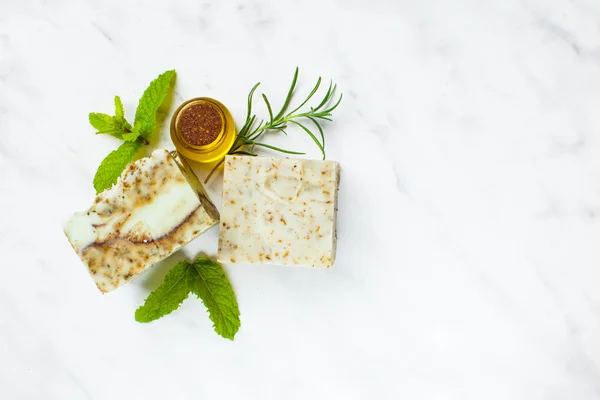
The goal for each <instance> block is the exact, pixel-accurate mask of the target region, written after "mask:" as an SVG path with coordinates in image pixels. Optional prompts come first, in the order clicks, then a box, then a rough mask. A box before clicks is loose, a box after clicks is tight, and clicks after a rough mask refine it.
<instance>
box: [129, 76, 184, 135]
mask: <svg viewBox="0 0 600 400" xmlns="http://www.w3.org/2000/svg"><path fill="white" fill-rule="evenodd" d="M174 82H175V70H171V71H166V72H163V73H162V74H160V75H159V76H158V77H157V78H156V79H155V80H153V81H152V82H151V83H150V86H148V88H147V89H146V91H145V92H144V94H143V95H142V97H141V99H140V102H139V104H138V107H137V110H136V111H135V121H134V123H133V126H134V127H135V130H136V131H138V132H139V133H140V136H142V137H143V138H149V137H150V135H151V134H152V132H153V131H154V128H155V127H156V112H157V111H158V109H159V107H160V106H161V104H162V103H163V102H164V101H165V99H166V97H167V94H168V93H169V90H170V89H171V88H172V87H173V83H174Z"/></svg>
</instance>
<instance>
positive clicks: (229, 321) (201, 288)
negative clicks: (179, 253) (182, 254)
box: [188, 257, 240, 340]
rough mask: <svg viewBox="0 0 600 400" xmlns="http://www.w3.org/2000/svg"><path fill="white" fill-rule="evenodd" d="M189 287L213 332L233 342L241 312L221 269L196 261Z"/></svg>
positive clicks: (201, 259)
mask: <svg viewBox="0 0 600 400" xmlns="http://www.w3.org/2000/svg"><path fill="white" fill-rule="evenodd" d="M192 267H193V268H192V272H191V273H190V275H189V280H188V285H189V288H190V291H191V292H192V293H194V294H195V295H196V296H198V297H199V298H200V299H201V300H202V302H203V303H204V305H205V306H206V308H207V309H208V313H209V316H210V319H211V321H212V322H213V324H214V329H215V332H217V333H218V334H219V335H221V336H223V337H224V338H227V339H231V340H233V337H234V336H235V334H236V333H237V331H238V329H240V310H239V309H238V304H237V300H236V299H235V293H234V292H233V288H232V287H231V284H230V283H229V280H227V276H225V271H223V268H222V267H221V266H220V265H219V264H217V263H216V262H214V261H212V260H211V259H209V258H206V257H198V258H197V259H196V261H194V263H193V264H192Z"/></svg>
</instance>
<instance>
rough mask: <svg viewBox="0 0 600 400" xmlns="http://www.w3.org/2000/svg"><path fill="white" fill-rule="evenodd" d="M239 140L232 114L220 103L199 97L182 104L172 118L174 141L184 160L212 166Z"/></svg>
mask: <svg viewBox="0 0 600 400" xmlns="http://www.w3.org/2000/svg"><path fill="white" fill-rule="evenodd" d="M235 138H236V130H235V124H234V122H233V117H232V116H231V113H230V112H229V110H228V109H227V107H225V106H224V105H223V104H222V103H221V102H219V101H217V100H215V99H211V98H210V97H197V98H194V99H191V100H188V101H186V102H184V103H183V104H181V105H180V106H179V107H178V108H177V110H175V113H174V114H173V117H172V118H171V140H172V141H173V144H174V145H175V148H176V149H177V151H178V152H179V153H180V154H181V155H182V156H184V157H185V158H187V159H189V160H191V161H196V162H198V163H210V162H214V161H218V160H220V159H221V158H223V157H225V155H226V154H227V152H228V151H229V149H231V146H233V142H234V141H235Z"/></svg>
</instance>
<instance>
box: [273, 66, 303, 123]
mask: <svg viewBox="0 0 600 400" xmlns="http://www.w3.org/2000/svg"><path fill="white" fill-rule="evenodd" d="M297 81H298V67H296V72H294V78H293V79H292V86H290V90H289V91H288V94H287V96H286V97H285V101H284V102H283V106H281V110H280V111H279V112H278V113H277V115H276V116H275V119H279V118H281V117H283V114H284V113H285V110H287V108H288V106H289V105H290V101H292V96H293V95H294V89H296V82H297Z"/></svg>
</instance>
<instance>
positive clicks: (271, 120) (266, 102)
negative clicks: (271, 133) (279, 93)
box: [262, 93, 273, 123]
mask: <svg viewBox="0 0 600 400" xmlns="http://www.w3.org/2000/svg"><path fill="white" fill-rule="evenodd" d="M262 97H263V99H264V100H265V104H266V105H267V110H269V121H270V122H271V123H273V110H271V104H269V99H267V96H266V95H265V94H264V93H263V94H262Z"/></svg>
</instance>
